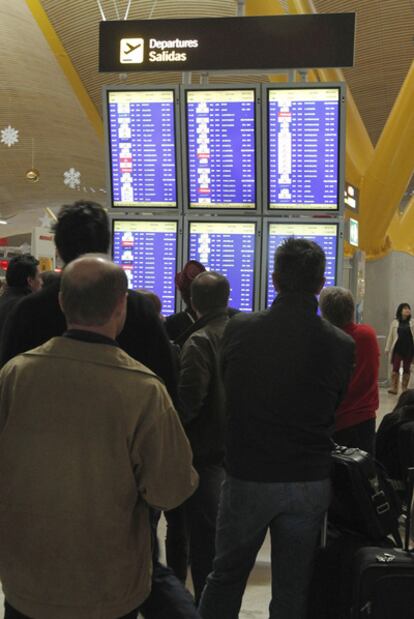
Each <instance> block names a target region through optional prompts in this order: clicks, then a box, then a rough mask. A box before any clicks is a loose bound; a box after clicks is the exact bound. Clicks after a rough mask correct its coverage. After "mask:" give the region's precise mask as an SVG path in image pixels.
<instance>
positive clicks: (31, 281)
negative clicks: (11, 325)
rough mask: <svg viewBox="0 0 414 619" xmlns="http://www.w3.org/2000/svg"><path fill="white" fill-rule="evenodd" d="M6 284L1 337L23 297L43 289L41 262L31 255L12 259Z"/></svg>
mask: <svg viewBox="0 0 414 619" xmlns="http://www.w3.org/2000/svg"><path fill="white" fill-rule="evenodd" d="M6 284H7V286H6V289H5V291H4V293H3V294H2V295H1V297H0V337H1V333H2V331H3V326H4V323H5V321H6V318H7V316H8V315H9V314H10V312H11V311H12V309H13V308H14V306H15V305H16V304H17V303H18V302H19V301H21V299H23V297H26V296H27V295H28V294H31V293H32V292H37V291H38V290H40V289H41V287H42V279H41V277H40V273H39V261H38V260H36V258H34V256H30V255H29V254H23V255H22V256H15V257H14V258H12V259H11V260H10V262H9V265H8V267H7V271H6Z"/></svg>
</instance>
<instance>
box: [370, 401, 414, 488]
mask: <svg viewBox="0 0 414 619" xmlns="http://www.w3.org/2000/svg"><path fill="white" fill-rule="evenodd" d="M408 425H410V426H411V428H412V430H411V432H412V433H413V437H414V406H413V405H412V404H411V405H407V406H402V407H401V408H397V409H396V410H394V411H393V412H392V413H388V415H385V416H384V418H383V420H382V421H381V424H380V426H379V428H378V431H377V435H376V440H375V456H376V458H377V460H379V461H380V462H381V464H382V465H383V466H385V468H386V469H387V473H388V474H389V476H390V477H391V478H392V479H399V480H401V481H405V478H406V473H407V471H406V468H407V466H413V465H414V450H413V449H412V448H411V453H409V454H405V453H403V452H402V449H401V448H402V445H401V440H400V439H401V429H402V428H403V427H407V426H408ZM413 440H414V439H413ZM407 455H408V457H407Z"/></svg>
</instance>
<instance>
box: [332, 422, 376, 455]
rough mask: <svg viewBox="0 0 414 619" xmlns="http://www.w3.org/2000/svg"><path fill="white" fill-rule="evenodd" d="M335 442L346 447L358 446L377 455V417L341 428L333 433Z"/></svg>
mask: <svg viewBox="0 0 414 619" xmlns="http://www.w3.org/2000/svg"><path fill="white" fill-rule="evenodd" d="M333 439H334V441H335V443H338V445H344V446H345V447H358V448H359V449H362V450H363V451H367V452H368V453H369V454H371V455H372V456H374V455H375V418H372V419H368V420H367V421H363V422H362V423H359V424H358V425H356V426H350V427H349V428H345V429H344V430H339V431H338V432H335V434H334V435H333Z"/></svg>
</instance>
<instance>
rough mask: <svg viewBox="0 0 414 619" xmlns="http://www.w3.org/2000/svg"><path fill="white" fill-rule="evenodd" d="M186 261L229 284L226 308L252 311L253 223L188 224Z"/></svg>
mask: <svg viewBox="0 0 414 619" xmlns="http://www.w3.org/2000/svg"><path fill="white" fill-rule="evenodd" d="M189 225H190V230H189V259H190V260H198V261H199V262H201V263H202V264H203V265H204V266H205V267H206V269H207V270H208V271H216V272H217V273H221V274H222V275H225V276H226V277H227V279H228V280H229V282H230V300H229V305H230V307H234V308H235V309H239V310H241V311H243V312H251V311H253V306H254V284H255V281H254V280H255V278H254V273H255V249H256V224H255V223H252V222H229V221H226V222H190V224H189Z"/></svg>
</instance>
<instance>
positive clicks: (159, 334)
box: [1, 201, 198, 619]
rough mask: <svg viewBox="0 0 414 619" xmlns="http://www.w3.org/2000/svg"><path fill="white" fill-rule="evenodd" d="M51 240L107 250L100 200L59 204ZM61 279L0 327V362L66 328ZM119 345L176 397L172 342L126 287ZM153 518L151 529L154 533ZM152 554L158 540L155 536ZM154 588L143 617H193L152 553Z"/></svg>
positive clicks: (65, 248)
mask: <svg viewBox="0 0 414 619" xmlns="http://www.w3.org/2000/svg"><path fill="white" fill-rule="evenodd" d="M54 232H55V244H56V248H57V250H58V252H59V255H60V257H61V258H62V260H63V262H64V263H65V264H68V263H69V262H71V261H72V260H74V259H75V258H78V257H79V256H80V255H82V254H85V253H98V254H99V253H100V254H106V253H108V249H109V241H110V232H109V222H108V217H107V215H106V212H105V210H104V209H103V208H102V206H101V205H100V204H96V203H94V202H88V201H79V202H75V203H74V204H72V205H69V206H63V207H62V209H61V210H60V212H59V215H58V221H57V223H56V224H55V227H54ZM59 288H60V281H59V280H58V281H56V282H53V283H52V284H51V285H50V286H49V287H47V288H44V289H43V290H41V291H40V292H37V293H35V294H32V295H29V296H28V297H27V298H25V299H23V300H22V301H21V302H20V303H19V304H18V305H17V306H16V307H15V308H14V310H13V311H12V312H11V313H10V315H9V317H8V319H7V320H6V323H5V325H4V332H3V339H2V345H1V365H4V364H5V363H6V362H7V361H8V360H9V359H11V358H12V357H14V356H16V355H18V354H20V353H22V352H25V351H26V350H30V349H32V348H35V347H37V346H40V345H41V344H43V343H44V342H46V341H47V340H49V339H50V338H52V337H54V336H58V335H62V334H63V333H64V332H65V331H66V322H65V317H64V315H63V313H62V311H61V309H60V307H59V301H58V295H59ZM117 341H118V343H119V345H120V347H121V348H122V349H123V350H125V352H127V353H128V354H129V355H130V356H131V357H133V358H134V359H136V360H137V361H140V362H141V363H143V364H144V365H146V366H147V367H149V368H150V369H151V370H152V371H153V372H155V373H156V374H157V375H158V376H160V377H161V378H162V379H163V380H164V383H165V385H166V387H167V389H168V392H169V394H170V396H171V397H172V399H173V401H174V400H176V382H177V377H176V373H175V369H174V368H175V365H174V362H173V356H172V351H171V345H170V343H169V341H168V338H167V336H166V334H165V331H164V328H163V326H162V323H161V321H160V319H159V317H158V315H157V313H156V311H155V309H154V307H153V305H152V304H151V302H150V301H149V300H148V299H147V298H146V297H145V295H143V294H140V293H137V292H133V291H129V292H128V298H127V317H126V321H125V326H124V329H123V330H122V332H121V334H120V335H119V336H118V340H117ZM155 528H156V526H155V521H154V525H153V531H154V532H155ZM154 549H155V551H154V553H155V555H156V540H155V539H154ZM152 587H153V588H152V592H151V595H150V597H149V598H148V600H147V601H146V602H145V604H144V607H143V608H142V609H141V613H142V614H143V616H144V617H145V618H146V619H187V618H190V619H197V617H198V614H197V613H196V611H195V608H194V606H193V604H192V601H191V596H190V594H189V593H188V592H187V591H186V590H185V589H184V588H183V587H182V585H181V583H180V582H179V581H178V580H177V579H176V578H175V576H174V575H173V574H172V572H171V571H170V570H168V568H165V567H164V566H162V565H161V564H160V563H159V562H158V560H157V557H156V556H154V570H153V583H152Z"/></svg>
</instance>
